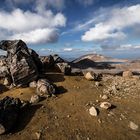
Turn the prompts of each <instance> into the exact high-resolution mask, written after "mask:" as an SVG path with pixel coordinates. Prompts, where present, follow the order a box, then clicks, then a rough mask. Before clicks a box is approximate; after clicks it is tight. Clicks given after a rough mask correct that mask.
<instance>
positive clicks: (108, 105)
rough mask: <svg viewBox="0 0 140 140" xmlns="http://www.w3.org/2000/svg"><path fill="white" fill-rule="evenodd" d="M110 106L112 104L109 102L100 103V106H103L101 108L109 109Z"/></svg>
mask: <svg viewBox="0 0 140 140" xmlns="http://www.w3.org/2000/svg"><path fill="white" fill-rule="evenodd" d="M111 106H112V105H111V103H109V102H102V103H101V104H100V107H101V108H103V109H109V108H110V107H111Z"/></svg>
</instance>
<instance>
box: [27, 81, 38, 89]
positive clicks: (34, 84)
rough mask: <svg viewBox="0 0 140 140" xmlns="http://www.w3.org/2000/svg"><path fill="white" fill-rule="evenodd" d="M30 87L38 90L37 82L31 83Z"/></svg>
mask: <svg viewBox="0 0 140 140" xmlns="http://www.w3.org/2000/svg"><path fill="white" fill-rule="evenodd" d="M29 87H31V88H36V87H37V82H36V81H33V82H30V83H29Z"/></svg>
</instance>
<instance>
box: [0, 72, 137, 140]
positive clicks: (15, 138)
mask: <svg viewBox="0 0 140 140" xmlns="http://www.w3.org/2000/svg"><path fill="white" fill-rule="evenodd" d="M47 79H49V80H50V81H52V82H54V83H55V84H56V85H57V86H58V91H59V92H58V93H57V95H56V96H53V97H50V98H48V99H41V101H40V102H38V103H35V104H33V105H31V106H29V107H28V108H27V109H25V110H22V112H21V113H20V116H19V119H18V121H17V123H16V126H15V129H14V130H13V131H12V132H11V133H10V134H4V135H1V136H0V140H19V139H20V140H27V139H28V140H35V139H40V140H71V139H73V140H101V139H104V140H132V139H133V140H139V138H140V117H139V114H140V110H139V108H140V94H139V93H140V80H139V78H138V77H137V78H136V77H133V78H132V77H131V78H128V77H122V76H111V75H103V79H102V81H100V82H95V81H88V80H86V79H85V78H84V77H83V76H64V75H63V74H60V73H48V74H47ZM1 89H3V90H4V91H3V90H2V91H3V93H1V94H0V99H2V98H4V97H5V96H10V97H14V98H15V97H18V98H20V99H21V100H29V101H30V98H31V96H32V95H35V92H36V91H35V88H13V89H11V90H8V89H6V88H3V87H1ZM60 93H61V94H60ZM103 102H107V103H109V105H108V104H103V105H101V104H102V103H103ZM110 105H111V107H110ZM106 107H107V108H108V109H107V108H106Z"/></svg>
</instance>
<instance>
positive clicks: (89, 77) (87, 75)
mask: <svg viewBox="0 0 140 140" xmlns="http://www.w3.org/2000/svg"><path fill="white" fill-rule="evenodd" d="M84 77H85V78H86V79H87V80H89V81H92V80H94V81H100V80H101V77H102V75H101V74H96V73H94V72H93V71H89V72H84Z"/></svg>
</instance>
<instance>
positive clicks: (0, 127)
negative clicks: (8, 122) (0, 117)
mask: <svg viewBox="0 0 140 140" xmlns="http://www.w3.org/2000/svg"><path fill="white" fill-rule="evenodd" d="M4 133H5V128H4V126H3V125H2V124H0V135H2V134H4Z"/></svg>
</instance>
